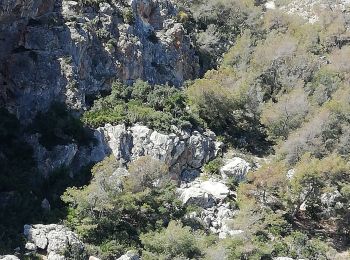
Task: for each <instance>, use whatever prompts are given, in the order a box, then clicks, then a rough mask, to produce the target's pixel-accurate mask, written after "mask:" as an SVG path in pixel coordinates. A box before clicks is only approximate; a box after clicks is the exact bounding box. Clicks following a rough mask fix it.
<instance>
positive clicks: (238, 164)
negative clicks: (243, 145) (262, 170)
mask: <svg viewBox="0 0 350 260" xmlns="http://www.w3.org/2000/svg"><path fill="white" fill-rule="evenodd" d="M250 169H251V166H250V164H249V163H248V162H247V161H245V160H243V159H242V158H239V157H234V158H232V159H228V160H226V161H225V163H224V166H222V167H221V169H220V173H221V176H222V178H223V179H224V180H225V179H227V178H228V177H232V178H234V179H235V180H236V181H237V182H241V181H243V180H245V179H246V177H247V173H248V171H249V170H250Z"/></svg>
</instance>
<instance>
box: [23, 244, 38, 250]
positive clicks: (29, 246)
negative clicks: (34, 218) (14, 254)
mask: <svg viewBox="0 0 350 260" xmlns="http://www.w3.org/2000/svg"><path fill="white" fill-rule="evenodd" d="M25 249H27V250H29V251H35V250H36V245H35V244H34V243H30V242H27V243H26V245H25Z"/></svg>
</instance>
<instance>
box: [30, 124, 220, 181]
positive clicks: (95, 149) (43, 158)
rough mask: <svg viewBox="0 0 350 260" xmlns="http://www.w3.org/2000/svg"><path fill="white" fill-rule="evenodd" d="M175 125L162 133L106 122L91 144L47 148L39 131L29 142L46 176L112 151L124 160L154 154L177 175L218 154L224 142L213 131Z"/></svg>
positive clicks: (102, 156) (83, 163)
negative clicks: (42, 142) (182, 127)
mask: <svg viewBox="0 0 350 260" xmlns="http://www.w3.org/2000/svg"><path fill="white" fill-rule="evenodd" d="M172 128H173V131H172V133H170V134H163V133H159V132H157V131H155V130H152V129H149V128H148V127H146V126H142V125H135V126H132V127H126V126H125V125H124V124H120V125H114V126H113V125H110V124H107V125H106V126H104V127H100V128H98V129H97V130H95V132H94V136H95V140H96V141H95V143H94V144H91V145H90V146H82V147H78V146H77V145H76V144H74V143H72V144H67V145H57V146H55V147H53V148H52V149H51V150H47V149H46V148H45V147H44V146H42V145H40V143H39V142H38V136H37V135H32V136H30V137H29V138H28V142H29V143H30V144H31V145H32V147H33V148H34V157H35V159H36V161H37V163H38V168H39V170H40V172H42V173H43V174H44V175H46V176H47V175H48V174H50V172H52V171H54V170H56V169H60V168H61V167H67V166H72V168H73V169H79V168H81V166H84V165H88V164H89V163H91V162H94V163H96V162H99V161H101V160H103V159H104V158H105V157H107V156H109V155H110V154H113V155H114V157H115V159H116V160H118V161H120V162H122V163H128V162H131V161H133V160H135V159H137V158H139V157H141V156H151V157H153V158H155V159H158V160H160V161H163V162H165V163H166V164H167V165H168V166H169V167H170V171H171V172H172V173H173V174H174V177H176V178H177V177H180V174H181V173H183V172H184V171H185V170H193V169H199V168H201V167H202V166H203V165H204V164H205V163H207V162H208V161H210V160H211V159H213V158H215V156H217V154H218V153H219V152H220V150H221V148H222V143H221V142H218V141H216V136H215V134H214V133H213V132H210V131H207V132H203V133H200V132H198V131H181V130H180V129H178V128H177V127H175V126H173V127H172ZM184 174H186V172H185V173H184Z"/></svg>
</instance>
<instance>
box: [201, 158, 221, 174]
mask: <svg viewBox="0 0 350 260" xmlns="http://www.w3.org/2000/svg"><path fill="white" fill-rule="evenodd" d="M222 166H223V161H222V158H219V157H218V158H215V159H214V160H212V161H210V162H208V163H207V164H205V165H204V167H203V170H204V172H205V173H208V174H219V173H220V168H221V167H222Z"/></svg>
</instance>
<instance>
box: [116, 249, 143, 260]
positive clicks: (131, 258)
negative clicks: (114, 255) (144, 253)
mask: <svg viewBox="0 0 350 260" xmlns="http://www.w3.org/2000/svg"><path fill="white" fill-rule="evenodd" d="M139 259H140V257H139V255H138V254H136V253H134V252H133V251H128V252H127V253H126V254H125V255H122V256H121V257H119V258H118V259H117V260H139Z"/></svg>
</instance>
